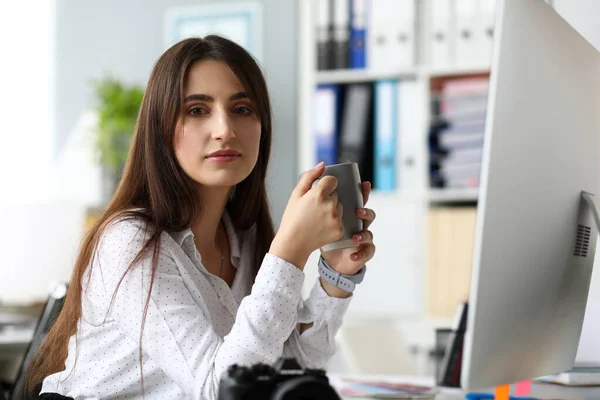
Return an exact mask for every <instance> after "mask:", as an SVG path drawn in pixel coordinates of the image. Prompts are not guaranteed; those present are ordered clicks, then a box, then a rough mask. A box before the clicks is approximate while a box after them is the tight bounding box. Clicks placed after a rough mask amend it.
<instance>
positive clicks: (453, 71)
mask: <svg viewBox="0 0 600 400" xmlns="http://www.w3.org/2000/svg"><path fill="white" fill-rule="evenodd" d="M489 72H490V66H489V65H476V66H464V67H439V68H436V67H431V68H428V67H423V68H422V69H421V73H422V74H424V75H427V76H429V77H430V78H439V77H446V76H459V75H475V74H486V73H489Z"/></svg>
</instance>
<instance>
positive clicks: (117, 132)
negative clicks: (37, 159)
mask: <svg viewBox="0 0 600 400" xmlns="http://www.w3.org/2000/svg"><path fill="white" fill-rule="evenodd" d="M93 87H94V95H95V99H96V101H97V105H96V108H95V109H96V112H97V115H98V127H97V130H96V138H95V144H96V150H97V157H98V159H97V161H98V162H99V163H100V164H101V165H102V169H103V172H104V175H105V177H104V188H103V191H104V197H105V199H106V200H107V201H108V200H110V197H112V194H113V192H114V190H115V189H116V186H117V184H118V182H119V179H120V178H121V174H122V173H123V168H124V167H125V161H126V160H127V153H128V152H129V147H130V145H131V139H132V137H133V132H134V129H135V123H136V119H137V115H138V111H139V108H140V105H141V104H142V98H143V96H144V91H143V89H142V88H141V87H140V86H137V85H127V84H124V83H123V82H120V81H118V80H117V79H115V78H113V77H107V78H103V79H100V80H97V81H94V82H93Z"/></svg>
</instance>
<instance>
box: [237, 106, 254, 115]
mask: <svg viewBox="0 0 600 400" xmlns="http://www.w3.org/2000/svg"><path fill="white" fill-rule="evenodd" d="M234 112H235V113H236V114H239V115H250V114H252V110H251V109H250V108H248V107H237V108H236V109H235V110H234Z"/></svg>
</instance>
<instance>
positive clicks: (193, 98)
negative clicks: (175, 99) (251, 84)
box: [184, 92, 248, 103]
mask: <svg viewBox="0 0 600 400" xmlns="http://www.w3.org/2000/svg"><path fill="white" fill-rule="evenodd" d="M247 98H248V94H247V93H246V92H237V93H235V94H233V95H231V97H230V98H229V100H240V99H247ZM190 101H215V99H214V98H213V97H212V96H209V95H207V94H201V93H196V94H190V95H189V96H187V97H186V98H185V100H184V103H187V102H190Z"/></svg>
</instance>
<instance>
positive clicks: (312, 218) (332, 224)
mask: <svg viewBox="0 0 600 400" xmlns="http://www.w3.org/2000/svg"><path fill="white" fill-rule="evenodd" d="M324 169H325V165H324V164H323V163H319V164H318V165H317V166H316V167H315V168H313V169H311V170H309V171H306V172H305V173H304V175H303V176H302V178H301V179H300V181H299V182H298V184H297V185H296V187H295V188H294V190H293V192H292V194H291V196H290V199H289V201H288V203H287V206H286V208H285V211H284V213H283V217H282V219H281V225H280V226H279V230H278V232H277V235H275V238H274V239H273V242H272V243H271V248H270V249H269V253H271V254H274V255H276V256H278V257H280V258H283V259H284V260H286V261H289V262H291V263H292V264H294V265H296V266H297V267H298V268H300V269H304V265H305V264H306V260H307V259H308V257H309V256H310V253H312V252H313V251H315V250H317V249H318V248H320V247H322V246H325V245H326V244H327V243H331V242H333V241H336V240H338V239H339V238H341V237H342V235H343V234H344V226H343V224H342V212H343V210H342V205H341V204H340V203H339V202H338V195H337V192H336V191H335V189H336V188H337V179H336V178H335V177H333V176H324V177H323V178H322V179H321V180H319V182H318V183H317V184H316V185H315V186H314V187H312V184H313V182H314V181H315V180H316V179H317V178H319V177H321V175H322V174H323V171H324Z"/></svg>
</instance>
